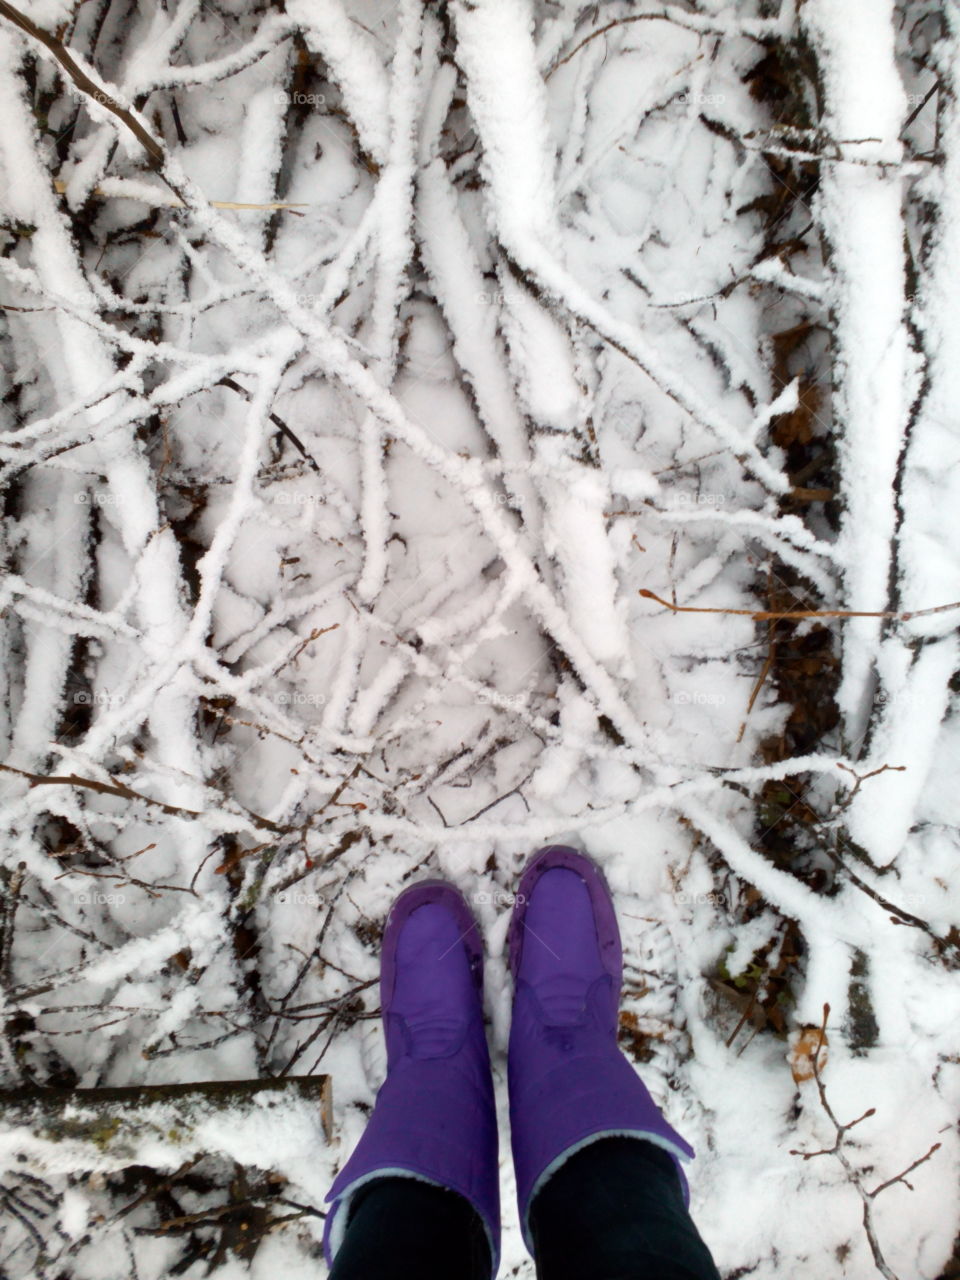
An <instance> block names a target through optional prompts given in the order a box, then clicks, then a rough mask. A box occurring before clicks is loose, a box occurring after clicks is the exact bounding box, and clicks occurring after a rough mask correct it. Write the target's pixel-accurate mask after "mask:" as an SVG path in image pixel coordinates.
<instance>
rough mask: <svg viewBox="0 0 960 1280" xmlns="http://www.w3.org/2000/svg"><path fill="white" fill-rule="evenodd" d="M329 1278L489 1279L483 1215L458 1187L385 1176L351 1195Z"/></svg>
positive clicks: (381, 1279) (361, 1279) (488, 1260)
mask: <svg viewBox="0 0 960 1280" xmlns="http://www.w3.org/2000/svg"><path fill="white" fill-rule="evenodd" d="M349 1215H350V1216H349V1217H348V1219H347V1229H346V1232H345V1234H344V1238H343V1244H342V1245H341V1246H340V1248H339V1249H338V1250H337V1255H336V1257H335V1258H334V1260H333V1269H332V1270H331V1272H330V1280H413V1277H416V1280H490V1261H491V1259H490V1246H489V1243H488V1242H487V1233H486V1231H485V1230H484V1227H483V1223H482V1221H481V1220H480V1216H479V1214H478V1213H477V1212H476V1210H475V1209H474V1208H473V1206H472V1205H471V1204H470V1202H469V1201H468V1200H465V1199H464V1198H463V1196H461V1195H458V1194H457V1193H456V1192H455V1191H448V1190H446V1189H445V1188H443V1187H435V1186H432V1185H431V1184H430V1183H428V1182H421V1181H420V1180H419V1179H417V1178H402V1177H384V1178H377V1179H375V1180H374V1181H373V1182H369V1183H368V1184H367V1185H366V1186H365V1187H361V1188H360V1190H359V1191H358V1192H357V1193H356V1195H355V1196H354V1197H353V1200H352V1202H351V1204H350V1209H349Z"/></svg>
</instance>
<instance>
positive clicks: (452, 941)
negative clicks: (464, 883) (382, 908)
mask: <svg viewBox="0 0 960 1280" xmlns="http://www.w3.org/2000/svg"><path fill="white" fill-rule="evenodd" d="M482 991H483V946H482V943H481V940H480V934H479V931H478V929H477V923H476V921H475V920H474V918H473V915H472V913H471V911H470V908H469V907H468V906H467V904H466V902H465V901H464V899H463V897H462V896H461V894H460V893H459V892H458V891H457V890H456V889H455V888H454V887H453V885H451V884H448V883H446V882H445V881H443V880H426V881H422V882H421V883H420V884H415V885H412V886H411V887H410V888H409V889H407V890H406V891H405V892H404V893H402V894H401V895H400V897H399V898H397V900H396V902H395V903H394V904H393V907H392V908H391V911H390V915H389V917H388V918H387V923H386V927H385V928H384V931H383V942H382V945H381V956H380V1005H381V1009H382V1011H383V1023H384V1031H385V1033H386V1041H387V1078H386V1080H385V1081H384V1083H383V1086H382V1087H381V1089H380V1092H379V1093H378V1094H377V1101H376V1105H375V1106H374V1109H373V1112H372V1114H371V1116H370V1119H369V1121H368V1122H367V1127H366V1129H365V1130H364V1132H363V1136H362V1137H361V1139H360V1141H359V1142H358V1143H357V1146H356V1149H355V1150H354V1152H353V1155H352V1156H351V1157H350V1159H349V1160H348V1161H347V1163H346V1165H345V1166H344V1168H343V1169H341V1171H340V1174H339V1176H338V1177H337V1179H336V1181H335V1182H334V1184H333V1186H332V1187H331V1188H330V1191H329V1193H328V1195H327V1200H328V1201H332V1202H333V1204H332V1207H331V1209H330V1211H329V1213H328V1214H327V1220H326V1224H325V1227H324V1236H323V1244H324V1251H325V1253H326V1257H327V1263H328V1265H329V1264H331V1263H332V1261H333V1257H334V1255H335V1254H336V1252H337V1250H338V1249H339V1247H340V1245H341V1243H342V1242H343V1237H344V1233H345V1231H346V1224H347V1218H348V1214H349V1202H350V1198H351V1196H352V1195H353V1194H354V1192H356V1191H357V1190H358V1189H359V1188H360V1187H361V1186H363V1185H365V1184H366V1183H368V1182H371V1181H373V1179H374V1178H379V1177H384V1176H396V1175H398V1174H400V1175H409V1176H412V1177H416V1178H422V1179H424V1180H425V1181H427V1182H432V1183H434V1184H435V1185H437V1186H441V1187H447V1188H449V1189H450V1190H452V1191H457V1192H459V1193H460V1195H462V1196H464V1197H465V1198H466V1199H467V1200H469V1202H470V1203H471V1204H472V1205H473V1207H474V1208H475V1209H476V1211H477V1213H478V1214H479V1215H480V1217H481V1219H482V1220H483V1224H484V1226H485V1228H486V1231H487V1236H488V1239H489V1243H490V1254H491V1257H492V1259H493V1274H494V1275H495V1274H496V1270H497V1266H498V1263H499V1258H500V1182H499V1169H498V1160H497V1120H496V1112H495V1109H494V1102H493V1080H492V1078H491V1075H490V1058H489V1055H488V1052H487V1040H486V1034H485V1031H484V1025H483V1003H482Z"/></svg>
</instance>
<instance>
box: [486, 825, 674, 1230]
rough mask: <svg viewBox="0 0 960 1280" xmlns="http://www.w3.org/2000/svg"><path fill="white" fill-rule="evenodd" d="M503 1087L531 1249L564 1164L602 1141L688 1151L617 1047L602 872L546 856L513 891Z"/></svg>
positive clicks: (608, 903)
mask: <svg viewBox="0 0 960 1280" xmlns="http://www.w3.org/2000/svg"><path fill="white" fill-rule="evenodd" d="M509 947H510V967H511V970H512V973H513V980H514V1000H513V1023H512V1026H511V1031H510V1048H509V1059H508V1078H509V1086H510V1126H511V1138H512V1143H513V1159H514V1165H515V1167H516V1174H517V1202H518V1206H519V1210H520V1223H521V1227H522V1229H523V1236H524V1240H525V1241H526V1243H527V1246H528V1248H530V1249H531V1251H532V1240H531V1234H530V1224H529V1212H530V1205H531V1203H532V1201H533V1198H534V1196H535V1195H536V1194H537V1192H538V1191H539V1190H540V1188H541V1187H542V1186H543V1185H544V1183H545V1182H546V1181H547V1179H548V1178H549V1177H550V1176H551V1174H552V1173H554V1172H555V1171H556V1170H557V1169H558V1168H559V1167H560V1165H561V1164H563V1162H564V1161H565V1160H567V1159H569V1158H570V1157H571V1156H572V1155H574V1154H575V1153H576V1152H577V1151H579V1150H581V1149H582V1148H583V1147H585V1146H586V1145H587V1144H588V1143H590V1142H594V1141H597V1140H598V1139H600V1138H603V1137H613V1136H632V1137H639V1138H645V1139H646V1140H647V1141H649V1142H652V1143H654V1144H655V1145H656V1146H659V1147H662V1148H663V1149H664V1150H666V1151H668V1152H669V1153H670V1154H671V1155H672V1156H673V1157H674V1159H675V1161H676V1162H677V1168H678V1172H679V1173H680V1181H681V1184H682V1186H683V1190H684V1196H685V1197H686V1196H687V1185H686V1178H685V1177H684V1175H683V1172H682V1170H681V1169H680V1165H679V1161H680V1160H681V1159H691V1158H692V1157H693V1149H692V1148H691V1147H690V1146H689V1144H688V1143H686V1142H685V1141H684V1140H683V1138H681V1136H680V1135H679V1134H678V1133H677V1132H676V1131H675V1130H674V1129H673V1128H671V1126H670V1125H669V1124H668V1123H667V1122H666V1120H665V1119H664V1118H663V1116H662V1115H661V1113H660V1111H659V1109H658V1107H657V1105H656V1103H655V1102H654V1101H653V1099H652V1098H651V1096H650V1094H649V1092H648V1090H647V1088H646V1085H644V1083H643V1081H642V1080H641V1079H640V1077H639V1076H638V1075H637V1073H636V1071H635V1070H634V1069H633V1067H632V1066H631V1065H630V1063H629V1062H628V1061H627V1059H626V1058H625V1057H624V1055H623V1054H622V1053H621V1051H620V1049H619V1047H618V1045H617V1029H618V1017H619V1004H620V985H621V981H622V974H623V959H622V952H621V947H620V933H619V930H618V928H617V919H616V914H615V912H614V907H613V902H612V900H611V898H610V893H609V890H608V889H607V886H606V883H605V881H604V879H603V876H602V874H601V872H600V870H599V868H598V867H597V866H596V865H595V864H594V863H593V862H592V861H591V860H590V859H589V858H587V857H586V855H584V854H582V853H580V852H578V851H577V850H576V849H571V848H567V847H566V846H556V845H554V846H549V847H548V848H546V849H541V850H540V852H539V853H538V854H537V855H536V856H535V857H534V858H533V860H532V861H531V862H530V863H529V864H528V865H527V868H526V870H525V871H524V874H523V876H522V877H521V880H520V883H519V885H518V887H517V896H516V904H515V906H514V912H513V919H512V920H511V924H510V935H509Z"/></svg>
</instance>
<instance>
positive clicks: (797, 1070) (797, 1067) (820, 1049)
mask: <svg viewBox="0 0 960 1280" xmlns="http://www.w3.org/2000/svg"><path fill="white" fill-rule="evenodd" d="M787 1058H788V1061H789V1063H790V1070H791V1071H792V1072H793V1078H794V1080H795V1081H796V1082H797V1084H803V1083H804V1081H806V1080H812V1079H813V1076H814V1063H816V1066H817V1069H818V1070H820V1071H822V1070H823V1068H824V1066H825V1065H826V1061H827V1037H826V1033H825V1032H823V1031H822V1030H821V1029H820V1027H803V1028H801V1030H800V1034H799V1035H798V1036H797V1037H796V1039H795V1040H794V1041H793V1044H792V1045H791V1046H790V1052H789V1054H788V1055H787Z"/></svg>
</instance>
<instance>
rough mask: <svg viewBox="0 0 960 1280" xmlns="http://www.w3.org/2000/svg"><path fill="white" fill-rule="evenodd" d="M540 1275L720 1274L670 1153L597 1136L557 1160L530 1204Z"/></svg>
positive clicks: (716, 1278)
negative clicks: (690, 1210)
mask: <svg viewBox="0 0 960 1280" xmlns="http://www.w3.org/2000/svg"><path fill="white" fill-rule="evenodd" d="M530 1229H531V1233H532V1235H533V1242H534V1253H535V1257H536V1262H537V1277H538V1280H720V1275H719V1272H718V1271H717V1268H716V1265H715V1264H714V1261H713V1258H712V1257H711V1256H710V1251H709V1249H708V1248H707V1246H706V1245H705V1244H704V1243H703V1241H702V1240H701V1238H700V1234H699V1232H698V1231H697V1229H696V1227H695V1226H694V1224H693V1219H692V1218H691V1217H690V1214H689V1213H688V1212H687V1209H686V1206H685V1205H684V1203H683V1191H682V1188H681V1185H680V1178H679V1176H678V1174H677V1170H676V1166H675V1165H674V1162H673V1158H672V1157H671V1156H669V1155H668V1154H667V1153H666V1152H665V1151H663V1150H662V1149H661V1148H659V1147H656V1146H654V1144H653V1143H651V1142H644V1141H643V1140H642V1139H638V1138H600V1139H598V1140H597V1141H596V1142H593V1143H591V1144H590V1145H589V1146H586V1147H584V1148H583V1150H582V1151H578V1152H577V1154H576V1155H574V1156H571V1157H570V1159H569V1160H567V1161H566V1163H565V1164H562V1165H561V1166H560V1168H559V1169H558V1170H557V1172H556V1173H555V1174H553V1175H552V1177H551V1178H550V1179H549V1180H548V1181H547V1183H546V1184H545V1185H544V1187H543V1188H542V1189H541V1190H540V1191H539V1192H538V1194H537V1196H536V1198H535V1199H534V1202H533V1205H532V1206H531V1211H530Z"/></svg>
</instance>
